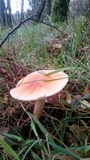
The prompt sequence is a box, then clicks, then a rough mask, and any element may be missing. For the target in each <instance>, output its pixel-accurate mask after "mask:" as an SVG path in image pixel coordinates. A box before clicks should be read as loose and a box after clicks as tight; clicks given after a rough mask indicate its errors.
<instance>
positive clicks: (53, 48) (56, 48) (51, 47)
mask: <svg viewBox="0 0 90 160" xmlns="http://www.w3.org/2000/svg"><path fill="white" fill-rule="evenodd" d="M44 41H45V46H46V51H47V52H48V53H50V54H52V55H53V56H55V57H57V56H58V55H59V54H60V52H61V48H62V44H61V41H60V40H59V39H58V38H55V39H44Z"/></svg>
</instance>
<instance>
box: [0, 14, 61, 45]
mask: <svg viewBox="0 0 90 160" xmlns="http://www.w3.org/2000/svg"><path fill="white" fill-rule="evenodd" d="M37 15H38V14H34V15H31V16H29V17H28V18H26V19H25V20H23V21H22V22H20V23H19V24H18V25H17V26H16V27H15V28H14V29H12V30H11V31H10V32H9V33H8V34H7V35H6V37H5V38H4V39H3V40H2V42H1V43H0V47H2V45H3V44H4V43H5V42H6V40H7V39H8V38H9V37H10V36H11V35H12V34H13V33H14V32H15V31H16V30H17V29H18V28H20V27H21V25H22V24H24V23H25V22H27V21H28V20H33V21H36V22H40V23H43V24H45V25H48V26H50V27H52V28H55V29H56V30H57V31H59V32H61V31H60V30H59V29H58V28H57V27H56V26H53V25H51V24H49V23H46V22H43V21H41V20H38V19H35V18H33V17H35V16H37Z"/></svg>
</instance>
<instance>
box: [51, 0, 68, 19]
mask: <svg viewBox="0 0 90 160" xmlns="http://www.w3.org/2000/svg"><path fill="white" fill-rule="evenodd" d="M69 2H70V0H55V3H54V7H53V19H54V21H64V20H66V19H67V13H68V12H69Z"/></svg>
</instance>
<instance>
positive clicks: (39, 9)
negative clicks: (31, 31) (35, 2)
mask: <svg viewBox="0 0 90 160" xmlns="http://www.w3.org/2000/svg"><path fill="white" fill-rule="evenodd" d="M45 4H46V0H43V1H41V3H40V4H39V7H38V10H37V12H36V13H37V14H38V15H37V20H38V21H39V20H40V19H41V16H42V13H43V11H44V8H45Z"/></svg>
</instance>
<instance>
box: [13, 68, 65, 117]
mask: <svg viewBox="0 0 90 160" xmlns="http://www.w3.org/2000/svg"><path fill="white" fill-rule="evenodd" d="M67 82H68V75H67V74H66V73H64V72H62V71H60V72H55V70H40V71H35V72H33V73H31V74H29V75H27V76H26V77H24V78H22V79H21V80H20V81H19V82H18V84H17V85H16V87H15V88H14V89H11V90H10V94H11V96H12V97H13V98H15V99H18V100H22V101H36V104H35V107H34V110H33V114H34V115H35V116H36V117H37V118H38V119H40V118H41V116H42V113H43V108H44V104H45V98H47V97H50V96H52V95H55V94H56V93H58V92H60V90H62V89H63V88H64V86H65V85H66V84H67Z"/></svg>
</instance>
